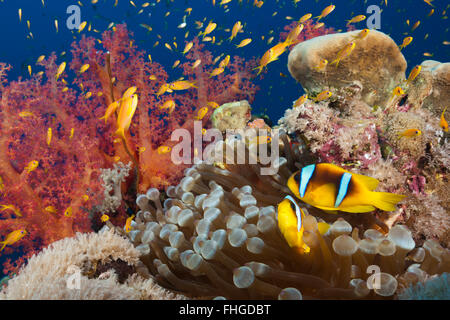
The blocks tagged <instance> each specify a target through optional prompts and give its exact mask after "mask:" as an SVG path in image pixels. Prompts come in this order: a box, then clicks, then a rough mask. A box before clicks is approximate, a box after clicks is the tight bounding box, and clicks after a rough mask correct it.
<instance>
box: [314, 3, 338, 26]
mask: <svg viewBox="0 0 450 320" xmlns="http://www.w3.org/2000/svg"><path fill="white" fill-rule="evenodd" d="M335 8H336V6H334V5H332V4H331V5H329V6H328V7H326V8H325V9H323V10H322V13H321V14H320V16H317V17H316V18H318V19H317V22H319V20H320V19H322V18H325V17H326V16H327V15H329V14H330V13H331V12H332V11H333V10H334V9H335Z"/></svg>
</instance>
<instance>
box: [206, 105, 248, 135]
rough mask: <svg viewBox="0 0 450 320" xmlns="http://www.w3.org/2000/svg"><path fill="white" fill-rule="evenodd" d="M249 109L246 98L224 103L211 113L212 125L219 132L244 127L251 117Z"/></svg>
mask: <svg viewBox="0 0 450 320" xmlns="http://www.w3.org/2000/svg"><path fill="white" fill-rule="evenodd" d="M251 110H252V109H251V107H250V104H249V103H248V101H247V100H243V101H237V102H230V103H225V104H223V105H221V106H220V107H219V108H217V109H216V110H215V111H214V113H213V114H212V116H211V122H212V127H213V128H216V129H219V130H220V131H221V132H225V131H226V130H227V129H230V130H233V129H244V128H245V127H246V125H247V122H248V121H249V120H250V118H251Z"/></svg>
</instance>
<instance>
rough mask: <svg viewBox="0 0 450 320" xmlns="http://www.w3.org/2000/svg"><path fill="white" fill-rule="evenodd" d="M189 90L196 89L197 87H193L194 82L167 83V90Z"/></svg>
mask: <svg viewBox="0 0 450 320" xmlns="http://www.w3.org/2000/svg"><path fill="white" fill-rule="evenodd" d="M190 88H198V87H197V86H195V82H191V81H188V80H180V81H175V82H172V83H169V89H172V90H187V89H190Z"/></svg>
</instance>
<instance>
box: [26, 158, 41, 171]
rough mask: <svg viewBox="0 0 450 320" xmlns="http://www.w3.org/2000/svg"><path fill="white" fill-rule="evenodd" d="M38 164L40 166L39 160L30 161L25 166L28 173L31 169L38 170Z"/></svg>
mask: <svg viewBox="0 0 450 320" xmlns="http://www.w3.org/2000/svg"><path fill="white" fill-rule="evenodd" d="M38 166H39V161H37V160H33V161H30V163H29V164H28V165H27V166H26V167H25V169H24V170H27V171H28V173H30V172H31V171H34V170H36V168H37V167H38Z"/></svg>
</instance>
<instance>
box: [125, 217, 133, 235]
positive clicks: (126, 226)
mask: <svg viewBox="0 0 450 320" xmlns="http://www.w3.org/2000/svg"><path fill="white" fill-rule="evenodd" d="M133 219H134V214H133V215H132V216H131V217H128V218H127V221H126V222H125V232H126V233H128V232H130V231H131V228H132V227H131V221H133Z"/></svg>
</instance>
